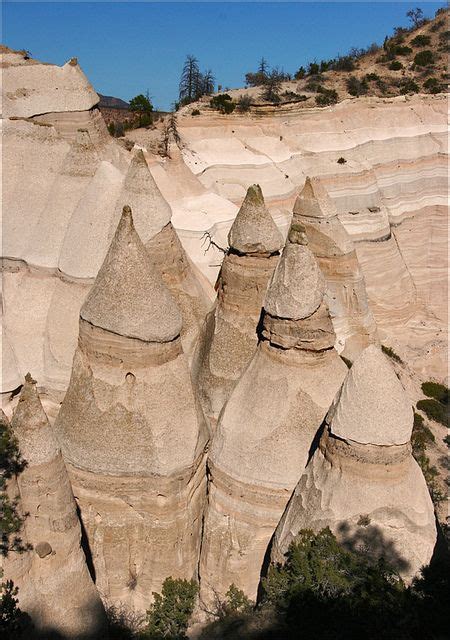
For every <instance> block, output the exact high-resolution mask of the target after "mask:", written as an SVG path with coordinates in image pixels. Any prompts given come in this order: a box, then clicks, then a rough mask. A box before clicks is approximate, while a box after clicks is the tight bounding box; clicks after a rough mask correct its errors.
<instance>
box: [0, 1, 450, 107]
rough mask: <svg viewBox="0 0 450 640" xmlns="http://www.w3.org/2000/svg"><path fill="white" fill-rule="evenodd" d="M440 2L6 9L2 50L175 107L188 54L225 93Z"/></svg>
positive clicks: (372, 38)
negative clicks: (74, 63)
mask: <svg viewBox="0 0 450 640" xmlns="http://www.w3.org/2000/svg"><path fill="white" fill-rule="evenodd" d="M443 4H444V3H437V2H420V1H419V2H418V1H417V0H416V2H350V3H347V2H246V3H244V2H222V3H221V2H159V3H153V2H3V3H2V13H3V16H2V17H3V34H2V42H3V43H4V44H6V45H8V46H9V47H12V48H14V49H22V48H25V49H29V50H30V51H31V53H32V55H33V57H35V58H38V59H40V60H43V61H45V62H53V63H56V64H63V63H64V62H66V61H67V60H68V59H69V58H71V57H73V56H76V57H77V58H78V60H79V63H80V65H81V66H82V68H83V70H84V71H85V73H86V75H87V76H88V78H89V80H90V81H91V83H92V84H93V85H94V87H95V89H96V90H97V91H98V92H100V93H103V94H106V95H114V96H117V97H121V98H123V99H125V100H129V99H130V98H132V97H133V96H134V95H136V94H138V93H143V92H145V91H146V90H147V89H148V90H149V92H150V95H151V96H152V101H153V103H154V105H155V106H156V107H159V108H162V109H168V108H170V105H171V103H172V102H173V101H174V100H176V98H177V93H178V81H179V76H180V72H181V68H182V65H183V61H184V58H185V56H186V54H188V53H192V54H194V55H195V56H196V57H197V58H198V60H199V62H200V66H201V68H207V67H210V68H211V69H212V70H213V72H214V75H215V77H216V79H217V82H218V83H220V84H222V86H223V87H230V88H232V87H239V86H243V84H244V82H243V79H244V74H245V73H246V72H247V71H252V70H254V69H255V68H256V67H257V64H258V60H259V59H260V58H261V56H264V57H265V58H266V59H267V60H268V61H269V63H270V64H271V65H273V66H279V67H284V69H285V70H286V71H291V72H295V70H296V69H297V68H298V67H299V66H300V65H302V64H303V65H305V64H306V63H307V62H308V61H310V60H313V59H314V58H317V59H318V60H320V59H322V58H331V57H334V56H336V55H337V54H338V53H340V54H344V53H346V52H347V50H348V49H349V48H350V47H352V46H356V47H363V46H365V45H368V44H370V43H371V42H378V43H382V41H383V39H384V36H385V35H386V34H391V33H392V31H393V28H394V27H395V26H406V25H407V24H408V19H407V18H406V15H405V14H406V12H407V11H408V9H410V8H412V7H415V6H418V5H419V6H421V7H422V9H423V10H424V13H425V15H427V16H429V17H431V16H433V15H434V13H435V11H436V9H438V8H439V7H441V6H443Z"/></svg>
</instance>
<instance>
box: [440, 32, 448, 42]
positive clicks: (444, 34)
mask: <svg viewBox="0 0 450 640" xmlns="http://www.w3.org/2000/svg"><path fill="white" fill-rule="evenodd" d="M449 38H450V31H443V32H442V33H440V34H439V40H440V41H441V42H447V40H448V39H449Z"/></svg>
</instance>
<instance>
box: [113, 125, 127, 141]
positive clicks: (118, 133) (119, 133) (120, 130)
mask: <svg viewBox="0 0 450 640" xmlns="http://www.w3.org/2000/svg"><path fill="white" fill-rule="evenodd" d="M124 132H125V127H124V126H123V124H122V122H118V123H117V124H116V126H115V131H114V135H115V136H116V138H122V137H123V135H124Z"/></svg>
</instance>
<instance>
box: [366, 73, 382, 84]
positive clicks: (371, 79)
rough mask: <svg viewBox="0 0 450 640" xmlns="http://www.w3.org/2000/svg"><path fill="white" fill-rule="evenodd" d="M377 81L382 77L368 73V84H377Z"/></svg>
mask: <svg viewBox="0 0 450 640" xmlns="http://www.w3.org/2000/svg"><path fill="white" fill-rule="evenodd" d="M377 80H380V76H379V75H378V74H377V73H366V81H367V82H376V81H377Z"/></svg>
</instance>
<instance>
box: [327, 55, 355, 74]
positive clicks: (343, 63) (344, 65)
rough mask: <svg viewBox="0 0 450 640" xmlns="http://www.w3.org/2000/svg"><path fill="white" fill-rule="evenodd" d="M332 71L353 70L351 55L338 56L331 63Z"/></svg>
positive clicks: (353, 64)
mask: <svg viewBox="0 0 450 640" xmlns="http://www.w3.org/2000/svg"><path fill="white" fill-rule="evenodd" d="M331 68H332V69H334V71H353V69H354V68H355V62H354V60H353V58H352V57H351V56H339V57H337V58H336V59H335V60H333V61H332V63H331Z"/></svg>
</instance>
